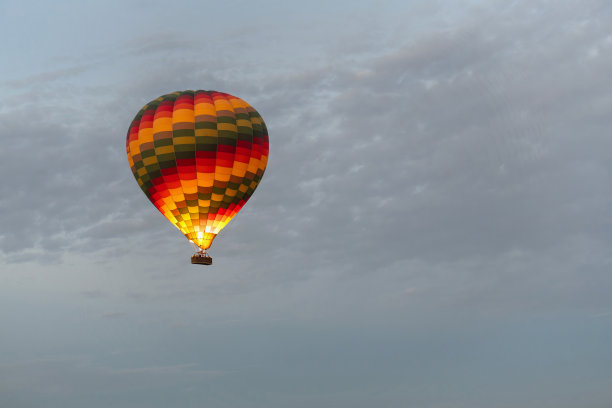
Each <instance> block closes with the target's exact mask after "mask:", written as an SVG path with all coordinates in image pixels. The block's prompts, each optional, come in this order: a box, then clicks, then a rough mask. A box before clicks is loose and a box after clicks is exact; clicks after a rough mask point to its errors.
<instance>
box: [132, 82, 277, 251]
mask: <svg viewBox="0 0 612 408" xmlns="http://www.w3.org/2000/svg"><path fill="white" fill-rule="evenodd" d="M126 149H127V157H128V161H129V164H130V167H131V169H132V173H133V174H134V177H135V178H136V181H137V182H138V185H139V186H140V188H141V189H142V191H143V192H144V193H145V194H146V196H147V197H148V198H149V200H151V202H152V203H153V205H155V207H157V209H158V210H159V211H160V212H161V213H162V214H163V215H164V216H165V217H166V218H167V219H168V220H170V222H171V223H172V224H174V225H175V226H176V227H177V228H178V229H179V230H180V231H181V232H182V233H183V234H185V236H186V237H187V238H188V239H189V240H190V241H191V242H193V243H194V244H195V245H197V246H198V247H199V248H200V249H201V250H202V251H205V250H206V249H208V248H209V247H210V245H211V243H212V241H213V239H214V238H215V237H216V236H217V234H218V233H219V231H221V230H222V229H223V227H225V226H226V225H227V223H228V222H230V220H231V219H232V218H233V217H234V216H235V215H236V213H238V211H240V209H241V208H242V207H243V206H244V204H245V203H246V202H247V201H248V200H249V198H250V197H251V195H252V194H253V192H254V191H255V189H256V188H257V185H258V184H259V182H260V180H261V178H262V176H263V174H264V171H265V169H266V164H267V162H268V151H269V148H268V131H267V129H266V125H265V123H264V121H263V119H262V118H261V116H260V115H259V113H257V111H256V110H255V109H253V107H252V106H251V105H249V104H248V103H246V102H245V101H243V100H242V99H240V98H237V97H235V96H232V95H229V94H226V93H223V92H216V91H183V92H174V93H171V94H168V95H164V96H161V97H159V98H157V99H155V100H154V101H151V102H149V103H148V104H146V105H145V106H144V107H143V108H142V109H141V110H140V111H139V112H138V114H137V115H136V117H135V118H134V120H133V121H132V124H131V125H130V128H129V130H128V133H127V142H126Z"/></svg>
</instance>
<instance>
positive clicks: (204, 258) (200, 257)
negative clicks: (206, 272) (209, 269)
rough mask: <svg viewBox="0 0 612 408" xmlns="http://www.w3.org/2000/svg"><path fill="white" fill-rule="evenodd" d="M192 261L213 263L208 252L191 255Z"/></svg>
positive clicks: (195, 263)
mask: <svg viewBox="0 0 612 408" xmlns="http://www.w3.org/2000/svg"><path fill="white" fill-rule="evenodd" d="M191 263H192V264H194V265H212V257H211V256H210V255H208V253H206V252H198V253H197V254H193V256H192V257H191Z"/></svg>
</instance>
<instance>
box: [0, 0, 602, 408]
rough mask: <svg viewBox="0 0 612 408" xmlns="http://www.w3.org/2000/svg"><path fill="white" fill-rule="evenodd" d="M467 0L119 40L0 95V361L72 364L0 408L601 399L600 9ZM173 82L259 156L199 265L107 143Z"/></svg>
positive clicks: (145, 33)
mask: <svg viewBox="0 0 612 408" xmlns="http://www.w3.org/2000/svg"><path fill="white" fill-rule="evenodd" d="M477 3H478V2H470V4H471V5H468V3H467V2H466V3H465V4H464V5H465V7H462V8H461V9H460V8H459V7H457V6H453V7H451V6H449V5H447V3H446V2H428V3H427V4H425V3H423V4H420V5H414V6H412V5H406V4H404V3H402V4H400V3H398V4H393V3H385V4H383V5H380V7H378V6H377V7H373V6H372V5H367V4H365V3H363V4H362V3H359V5H355V9H351V10H336V9H335V8H333V7H332V6H329V7H330V8H329V9H328V8H326V10H328V12H329V15H326V16H325V17H323V16H318V17H320V18H319V19H317V18H314V16H313V15H311V14H307V16H305V17H304V20H301V21H297V20H299V19H297V17H291V16H288V17H287V18H288V20H287V21H286V22H279V23H278V25H274V24H272V21H270V20H269V19H264V22H267V24H262V23H260V22H259V20H256V19H254V18H250V19H249V21H248V22H247V21H244V22H243V23H244V24H242V25H241V24H236V25H235V26H232V27H225V28H222V27H221V26H220V25H219V22H215V24H217V25H215V26H214V27H215V30H217V31H215V30H213V29H212V28H211V27H210V26H207V29H208V30H209V31H210V32H211V34H210V35H208V36H197V35H195V34H198V33H199V32H200V31H199V30H200V29H199V28H198V27H199V26H198V25H194V24H192V25H189V26H187V25H186V26H185V27H184V31H181V30H179V28H176V27H170V26H166V27H164V29H163V30H162V32H155V30H152V29H143V30H138V32H137V33H136V30H135V31H134V33H133V35H132V36H131V37H130V36H127V38H122V39H121V40H120V41H116V42H115V43H113V44H112V46H111V45H109V44H108V43H104V44H101V45H96V46H92V47H91V48H88V49H87V50H86V51H83V54H82V58H81V54H79V55H78V58H76V57H74V56H73V57H74V58H73V59H67V60H66V61H64V62H63V64H64V65H61V66H59V65H58V64H56V65H52V66H50V67H48V68H45V69H44V70H43V69H40V70H39V71H37V73H34V74H32V73H24V74H23V76H17V77H15V75H13V76H11V79H9V80H6V81H4V82H2V83H0V87H2V89H3V90H4V91H6V93H7V95H10V97H7V98H6V99H5V100H3V101H2V102H1V105H0V138H1V139H2V141H3V148H2V149H0V173H2V174H3V181H2V183H0V227H1V228H0V263H1V264H2V272H0V276H2V277H3V279H4V281H3V290H4V292H3V293H5V295H6V296H3V297H2V298H4V299H9V300H7V301H6V302H8V303H9V305H8V306H10V307H5V308H0V309H1V310H6V312H0V318H2V319H3V321H4V322H6V324H5V326H6V327H7V333H12V334H11V336H12V337H8V339H5V340H4V341H5V343H4V344H5V346H4V347H3V349H4V350H21V351H22V352H23V355H29V354H31V352H32V351H33V350H34V351H37V353H38V355H42V356H49V355H54V354H56V353H57V352H58V350H64V351H65V350H67V349H69V350H70V354H76V353H78V352H79V351H82V350H85V349H87V350H85V351H84V352H83V353H84V354H87V353H89V354H87V357H82V356H81V357H79V358H76V360H75V359H74V358H73V357H69V358H61V359H59V360H57V359H56V360H53V361H48V360H45V359H43V360H42V361H39V360H36V361H35V362H32V361H31V360H28V361H29V362H26V361H25V360H24V359H23V358H22V359H21V360H20V361H17V362H15V361H10V360H3V361H0V364H1V366H0V368H1V369H0V374H1V373H9V372H11V373H15V375H14V376H8V377H10V378H9V380H10V381H8V382H2V381H0V384H3V385H2V386H0V387H3V388H0V396H1V397H0V405H2V404H3V403H4V404H5V405H10V406H17V407H19V406H23V407H29V406H39V405H36V402H37V401H43V400H44V401H48V400H49V399H51V400H52V401H58V404H60V403H63V405H62V406H66V404H65V402H66V401H72V403H73V405H72V406H82V404H81V405H78V404H79V403H81V402H82V401H83V400H84V399H85V396H86V394H87V393H89V392H94V391H95V386H93V385H92V384H100V383H108V384H110V385H109V388H108V389H109V392H108V394H104V392H102V391H101V393H100V394H96V398H95V399H96V401H97V403H98V405H99V406H103V404H104V401H108V400H113V401H118V400H121V401H124V404H123V405H122V407H131V406H140V405H142V403H143V401H144V402H149V403H150V404H151V406H156V405H155V404H157V406H167V405H168V403H169V400H170V398H171V397H176V398H178V396H179V395H180V396H182V397H181V398H183V399H182V401H184V404H183V406H201V401H203V400H206V401H207V402H210V404H209V406H230V405H231V406H252V407H260V406H313V405H323V406H325V405H329V403H330V401H332V402H333V403H336V405H337V406H347V407H348V406H351V407H354V406H376V405H381V404H382V405H385V404H386V406H389V407H396V406H397V407H399V406H402V407H403V406H406V404H408V405H412V406H423V407H432V408H433V407H443V406H453V407H455V406H462V405H461V404H463V406H470V407H473V406H474V407H478V406H486V407H500V408H501V407H507V406H524V407H535V406H537V407H538V408H540V407H541V406H546V403H549V405H550V406H555V407H563V406H575V404H574V402H573V401H583V402H584V404H583V405H584V406H589V407H596V406H603V405H602V401H604V403H605V402H607V401H609V398H608V397H609V392H608V391H607V389H608V388H609V387H607V385H609V382H610V381H609V379H610V372H609V369H606V368H605V367H604V365H605V364H607V367H609V366H610V365H609V362H610V359H609V356H608V354H606V352H605V351H604V350H605V347H604V344H608V343H609V342H607V339H608V338H609V330H607V327H608V326H607V323H608V320H607V319H606V317H605V316H608V315H609V313H610V310H612V305H611V304H610V300H609V294H608V292H609V290H608V288H609V287H610V285H611V284H612V281H611V278H610V276H609V269H610V265H611V261H612V258H611V256H610V255H609V243H610V241H611V239H612V237H611V235H610V230H611V229H610V226H611V225H612V218H611V216H610V203H611V202H612V195H611V194H612V190H610V188H609V184H610V163H612V161H611V160H610V159H611V156H610V152H611V151H612V141H611V140H610V138H609V137H608V136H607V135H608V133H609V127H610V119H609V112H610V110H611V107H612V99H610V94H612V93H611V91H612V89H611V83H610V81H609V80H608V76H609V72H610V68H611V65H612V54H611V51H612V41H611V40H610V34H609V29H608V27H610V26H612V22H611V21H610V18H611V14H610V11H611V10H610V7H609V6H608V5H607V4H606V3H604V2H600V1H583V2H577V1H570V2H565V3H563V4H555V5H553V4H551V3H550V2H546V1H536V2H521V1H519V2H513V3H508V4H506V3H503V4H502V2H493V3H484V4H477ZM230 6H231V5H230ZM230 6H227V7H230ZM156 7H158V6H156ZM220 7H221V6H220ZM223 7H226V6H223ZM231 7H236V5H233V6H231ZM262 7H264V9H262V10H258V11H257V13H258V14H257V15H258V16H261V15H263V14H265V12H266V11H265V10H267V9H266V8H265V7H269V5H267V6H265V5H264V6H262ZM279 7H280V6H279ZM287 7H289V6H287ZM412 7H414V8H412ZM232 10H233V8H232ZM149 12H150V10H149ZM168 13H169V14H170V15H173V14H172V13H173V12H172V11H168ZM147 16H150V14H147ZM402 16H404V17H405V18H404V17H402ZM281 20H282V19H281ZM294 20H296V21H294ZM315 21H316V22H317V24H315V25H314V29H313V22H315ZM340 21H342V23H339V22H340ZM293 23H295V24H294V25H295V27H290V26H291V24H293ZM147 24H151V23H149V22H148V21H147ZM141 26H143V25H142V24H141V25H138V27H141ZM147 27H148V26H147ZM280 27H283V29H284V30H286V31H283V32H286V35H283V36H279V35H278V32H279V30H280ZM332 28H333V30H332ZM213 32H214V33H213ZM257 44H261V45H257ZM71 61H72V62H71ZM85 81H89V82H85ZM194 88H205V89H217V90H221V91H226V92H230V93H234V94H236V95H238V96H240V97H243V98H244V99H245V100H247V101H248V102H249V103H251V104H252V105H253V106H255V107H256V108H257V109H258V110H259V111H260V113H261V114H262V115H263V117H264V119H265V120H266V123H267V126H268V129H269V131H270V138H271V146H270V147H271V152H270V162H269V166H268V169H267V173H266V175H265V177H264V179H263V181H262V183H261V184H260V186H259V188H258V190H257V191H256V192H255V194H254V196H253V198H252V199H251V201H250V202H249V203H248V204H247V205H246V207H245V208H244V209H243V211H241V213H240V214H239V215H238V216H237V217H236V219H235V220H234V221H233V222H232V223H230V224H229V225H228V227H227V228H226V229H225V230H224V231H223V232H222V233H221V235H220V236H219V237H218V238H217V240H216V241H215V244H214V246H213V248H212V253H213V256H214V258H215V264H214V266H213V267H212V268H208V269H202V268H200V269H196V268H195V267H192V266H191V265H189V264H188V256H189V255H190V250H191V248H190V247H189V245H188V244H187V241H186V240H185V239H184V238H182V236H181V234H180V233H178V232H177V231H176V230H175V229H174V228H173V227H172V226H170V225H169V224H168V223H167V222H166V221H165V220H164V219H163V217H162V216H161V215H160V214H158V213H157V211H156V210H155V208H154V207H153V206H152V205H151V204H150V203H148V202H147V200H146V198H145V197H144V195H143V194H142V193H141V191H140V190H139V189H138V187H137V185H136V182H135V181H134V180H133V178H132V176H131V174H130V171H129V168H128V165H127V161H126V159H125V152H124V141H125V132H126V130H127V126H128V124H129V122H130V120H131V119H132V117H133V115H134V114H135V113H136V112H137V111H138V109H139V108H140V107H141V106H142V105H143V104H144V103H146V102H148V101H149V100H151V99H153V98H155V97H157V96H158V95H160V94H163V93H166V92H169V91H172V90H177V89H194ZM11 299H17V300H15V302H14V304H13V303H11V302H12V300H11ZM47 308H48V309H49V310H50V311H51V312H52V313H51V312H50V313H51V317H52V319H50V318H49V315H47V314H46V313H43V312H41V310H42V309H45V310H44V311H46V309H47ZM11 310H16V311H17V312H10V313H9V312H8V311H11ZM37 311H38V312H37ZM2 313H5V314H2ZM22 321H31V322H32V324H30V325H28V327H30V329H27V330H26V328H24V327H23V326H20V323H19V322H22ZM51 321H52V322H53V324H54V325H56V329H54V330H50V329H48V327H47V326H48V322H51ZM92 322H93V323H92ZM331 327H333V328H334V329H331ZM28 330H30V331H28ZM42 332H44V333H46V336H42V337H45V339H46V341H45V344H44V346H43V345H41V344H40V343H36V341H35V340H34V339H36V338H38V337H41V336H36V335H33V334H34V333H38V334H40V333H42ZM579 333H582V337H580V336H579ZM19 336H22V337H23V338H25V339H30V340H29V341H30V342H29V343H24V344H21V342H20V341H18V340H17V339H18V337H19ZM130 336H132V339H130ZM598 339H601V344H599V343H598V342H599V341H600V340H598ZM515 340H516V341H515ZM17 344H19V345H20V347H18V346H17ZM145 345H146V347H148V348H149V349H148V351H142V350H140V349H139V348H138V347H144V346H145ZM168 345H171V346H168ZM574 345H576V347H574ZM207 346H208V347H209V348H206V347H207ZM549 346H550V349H549ZM130 347H131V348H130ZM126 349H130V350H131V351H130V352H129V353H128V352H125V353H123V352H122V351H121V350H126ZM111 350H112V351H113V352H115V351H116V352H118V353H123V354H122V356H123V357H122V358H124V360H121V358H119V357H117V355H115V354H112V353H111ZM134 350H136V351H134ZM211 350H213V351H214V352H213V351H211ZM584 350H588V351H584ZM523 351H527V353H526V354H524V353H523ZM9 354H11V353H8V354H7V355H9ZM92 354H95V355H96V356H95V357H92V356H91V355H92ZM526 355H528V357H525V356H526ZM71 358H73V359H71ZM120 360H121V361H120ZM527 360H529V361H527ZM568 361H569V363H567V365H564V364H566V363H564V362H568ZM494 362H499V364H496V363H494ZM532 362H533V364H532ZM570 363H571V364H570ZM570 365H574V366H575V367H576V369H575V370H574V371H572V369H570ZM546 367H549V370H550V371H547V369H546ZM550 367H552V369H551V368H550ZM368 368H369V370H368ZM553 371H554V375H553V374H551V373H552V372H553ZM489 372H493V373H499V376H490V377H489V376H488V375H487V376H486V378H485V375H484V374H483V373H489ZM51 373H55V374H54V375H55V377H53V376H52V375H51ZM217 374H219V375H217ZM523 376H525V377H523ZM547 376H548V377H547ZM4 377H7V375H4ZM52 377H53V378H52ZM493 377H495V378H496V379H492V378H493ZM545 377H547V378H553V379H552V380H550V381H549V382H546V381H544V380H542V378H545ZM578 377H580V378H578ZM70 379H76V380H77V384H80V385H81V386H82V388H81V390H82V391H79V389H77V388H75V389H73V390H69V389H68V388H69V387H68V385H67V384H70V381H69V380H70ZM526 379H528V380H529V381H527V380H526ZM587 379H588V380H587ZM164 384H165V385H164ZM202 384H204V385H202ZM279 384H280V386H279ZM482 384H484V385H482ZM533 384H536V385H537V386H538V387H541V390H540V391H538V390H535V389H534V387H535V386H534V385H533ZM38 386H40V387H38ZM32 387H34V389H38V390H39V391H38V394H37V395H36V396H35V397H36V398H34V397H33V398H32V399H28V398H25V397H24V396H25V395H26V394H25V391H24V390H26V389H32ZM156 387H158V388H156ZM513 387H514V388H515V389H521V390H522V391H525V393H524V395H526V397H524V399H520V398H519V397H518V396H511V395H510V394H509V392H508V390H509V389H511V388H513ZM237 389H239V391H236V390H237ZM3 390H4V392H2V391H3ZM197 390H200V391H197ZM542 390H543V391H542ZM559 390H561V391H559ZM149 392H152V394H150V395H151V396H150V398H149V397H146V398H145V397H142V395H144V394H146V393H149ZM556 392H557V393H558V394H555V393H556ZM143 393H144V394H143ZM204 394H206V395H205V396H203V395H204ZM467 394H469V395H467ZM552 394H555V395H558V398H557V400H554V401H553V400H548V399H547V400H546V401H549V402H546V403H544V402H542V401H543V398H544V397H543V396H546V397H547V398H548V397H550V396H551V395H552ZM147 395H149V394H147ZM513 395H514V394H513ZM2 398H4V399H2ZM105 398H106V400H105ZM109 398H110V399H109ZM143 398H144V399H143ZM147 398H148V399H147ZM157 398H158V399H157ZM89 399H90V401H91V398H90V396H89ZM550 401H552V402H550ZM585 401H586V402H585ZM139 404H140V405H139ZM198 404H199V405H198ZM215 404H216V405H215ZM300 404H301V405H300ZM359 404H361V405H359ZM563 404H565V405H563ZM589 404H590V405H589ZM598 404H599V405H598ZM107 405H108V403H106V405H105V406H107ZM68 406H70V405H68ZM94 406H95V404H94Z"/></svg>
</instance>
